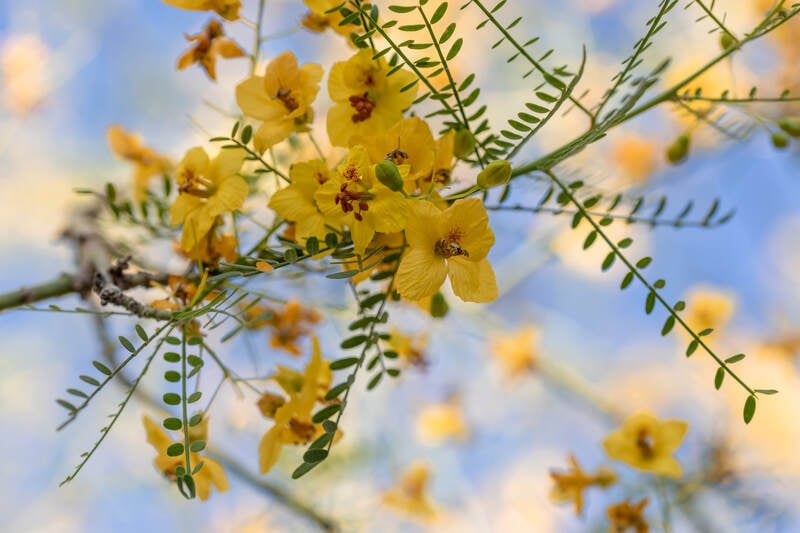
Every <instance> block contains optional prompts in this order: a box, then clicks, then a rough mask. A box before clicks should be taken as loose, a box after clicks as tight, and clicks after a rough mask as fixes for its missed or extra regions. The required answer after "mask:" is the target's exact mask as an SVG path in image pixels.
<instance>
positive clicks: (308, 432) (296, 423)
mask: <svg viewBox="0 0 800 533" xmlns="http://www.w3.org/2000/svg"><path fill="white" fill-rule="evenodd" d="M289 431H291V432H292V434H294V436H295V437H296V438H297V440H298V441H299V442H308V441H310V440H311V438H312V437H313V436H314V434H315V433H316V428H315V427H314V424H311V423H308V422H303V421H302V420H297V419H296V418H292V419H291V420H289Z"/></svg>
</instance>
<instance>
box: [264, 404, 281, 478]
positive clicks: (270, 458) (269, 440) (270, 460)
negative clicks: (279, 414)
mask: <svg viewBox="0 0 800 533" xmlns="http://www.w3.org/2000/svg"><path fill="white" fill-rule="evenodd" d="M279 411H280V409H279ZM282 433H283V427H281V426H279V425H278V424H277V421H276V423H275V425H274V426H272V427H271V428H270V429H269V431H267V432H266V433H264V436H263V437H262V438H261V442H260V443H259V445H258V468H259V470H260V471H261V473H262V474H266V473H267V472H269V471H270V470H272V467H273V466H275V463H277V462H278V458H279V457H280V456H281V449H282V448H283V439H282Z"/></svg>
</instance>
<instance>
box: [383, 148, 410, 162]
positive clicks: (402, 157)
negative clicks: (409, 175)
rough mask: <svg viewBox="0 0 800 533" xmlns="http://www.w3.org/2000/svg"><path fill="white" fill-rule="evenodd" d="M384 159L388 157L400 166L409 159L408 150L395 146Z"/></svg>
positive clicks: (388, 159)
mask: <svg viewBox="0 0 800 533" xmlns="http://www.w3.org/2000/svg"><path fill="white" fill-rule="evenodd" d="M384 159H386V160H387V161H391V162H392V163H394V164H395V165H398V166H399V165H402V164H403V163H405V162H406V161H408V152H404V151H403V150H401V149H400V148H395V149H394V150H392V151H391V152H389V153H388V154H386V157H385V158H384Z"/></svg>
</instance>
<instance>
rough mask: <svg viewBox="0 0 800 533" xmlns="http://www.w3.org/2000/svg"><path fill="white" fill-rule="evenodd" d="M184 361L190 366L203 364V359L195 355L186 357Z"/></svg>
mask: <svg viewBox="0 0 800 533" xmlns="http://www.w3.org/2000/svg"><path fill="white" fill-rule="evenodd" d="M186 362H187V363H189V364H190V365H192V366H203V360H202V359H201V358H200V357H198V356H196V355H190V356H189V357H187V358H186Z"/></svg>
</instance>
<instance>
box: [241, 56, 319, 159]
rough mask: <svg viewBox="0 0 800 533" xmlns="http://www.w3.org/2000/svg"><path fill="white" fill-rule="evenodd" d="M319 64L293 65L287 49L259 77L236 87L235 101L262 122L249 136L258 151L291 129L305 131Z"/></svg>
mask: <svg viewBox="0 0 800 533" xmlns="http://www.w3.org/2000/svg"><path fill="white" fill-rule="evenodd" d="M321 79H322V67H321V66H320V65H318V64H316V63H306V64H304V65H302V66H298V65H297V58H296V57H295V55H294V54H293V53H292V52H291V51H288V50H287V51H286V52H283V53H282V54H281V55H279V56H278V57H276V58H275V59H273V60H272V61H271V62H270V64H269V65H267V70H266V72H265V73H264V75H263V76H252V77H250V78H248V79H246V80H244V81H243V82H241V83H239V85H237V86H236V103H237V104H238V105H239V107H240V108H241V110H242V113H244V114H245V115H246V116H248V117H252V118H254V119H256V120H260V121H261V122H262V124H261V126H260V127H259V128H258V130H257V131H256V133H255V135H254V137H253V144H254V146H255V147H256V149H257V150H258V151H259V152H262V153H263V152H264V151H265V150H267V149H268V148H270V147H272V146H274V145H276V144H277V143H279V142H281V141H282V140H284V139H286V138H287V137H288V136H289V135H290V134H291V133H292V132H293V131H308V124H309V123H310V122H311V120H312V118H313V111H312V110H311V104H312V103H313V102H314V99H315V98H316V97H317V93H318V92H319V82H320V80H321Z"/></svg>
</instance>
